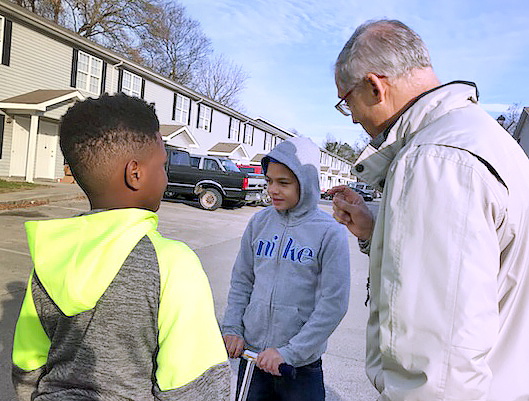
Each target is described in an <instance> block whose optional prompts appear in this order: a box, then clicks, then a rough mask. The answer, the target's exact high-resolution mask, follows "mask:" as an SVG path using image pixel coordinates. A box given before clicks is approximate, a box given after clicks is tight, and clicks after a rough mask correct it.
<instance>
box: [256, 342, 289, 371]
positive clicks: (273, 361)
mask: <svg viewBox="0 0 529 401" xmlns="http://www.w3.org/2000/svg"><path fill="white" fill-rule="evenodd" d="M283 362H285V359H284V358H283V357H282V356H281V354H280V353H279V352H278V351H277V350H276V349H275V348H267V349H265V350H264V351H263V352H261V353H260V354H259V355H258V356H257V359H256V361H255V363H256V365H257V367H258V368H259V369H261V370H264V371H265V372H268V373H271V374H273V375H274V376H281V373H279V365H281V364H282V363H283Z"/></svg>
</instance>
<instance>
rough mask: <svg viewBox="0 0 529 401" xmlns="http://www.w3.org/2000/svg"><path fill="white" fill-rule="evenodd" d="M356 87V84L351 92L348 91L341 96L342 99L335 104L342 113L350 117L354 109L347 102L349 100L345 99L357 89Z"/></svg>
mask: <svg viewBox="0 0 529 401" xmlns="http://www.w3.org/2000/svg"><path fill="white" fill-rule="evenodd" d="M355 88H356V85H355V86H353V87H352V88H351V89H350V90H349V92H347V93H346V94H345V95H344V97H342V98H340V101H339V102H338V103H336V106H334V107H335V108H336V110H338V111H339V112H340V113H342V114H343V115H344V116H347V117H349V116H350V115H352V114H353V113H352V111H351V109H350V108H349V105H348V104H347V101H346V100H345V99H347V97H348V96H349V95H350V94H351V93H352V92H353V91H354V90H355Z"/></svg>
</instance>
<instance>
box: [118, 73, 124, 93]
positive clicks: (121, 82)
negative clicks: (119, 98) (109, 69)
mask: <svg viewBox="0 0 529 401" xmlns="http://www.w3.org/2000/svg"><path fill="white" fill-rule="evenodd" d="M122 85H123V70H122V69H121V68H120V69H119V70H118V92H121V89H122V88H121V87H122Z"/></svg>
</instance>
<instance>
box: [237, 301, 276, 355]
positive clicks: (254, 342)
mask: <svg viewBox="0 0 529 401" xmlns="http://www.w3.org/2000/svg"><path fill="white" fill-rule="evenodd" d="M269 323H270V307H269V306H268V305H267V304H266V303H264V302H262V301H258V300H252V301H251V302H250V304H249V305H248V306H247V307H246V310H245V311H244V315H243V317H242V324H243V325H244V340H245V341H246V344H247V345H249V346H250V347H251V348H255V349H257V350H260V351H261V350H264V347H265V340H266V338H265V336H266V332H267V325H268V324H269Z"/></svg>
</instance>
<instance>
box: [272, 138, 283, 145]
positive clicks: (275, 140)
mask: <svg viewBox="0 0 529 401" xmlns="http://www.w3.org/2000/svg"><path fill="white" fill-rule="evenodd" d="M283 141H284V139H283V138H280V137H278V136H276V137H275V138H274V142H275V143H274V146H277V145H279V144H280V143H281V142H283Z"/></svg>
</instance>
